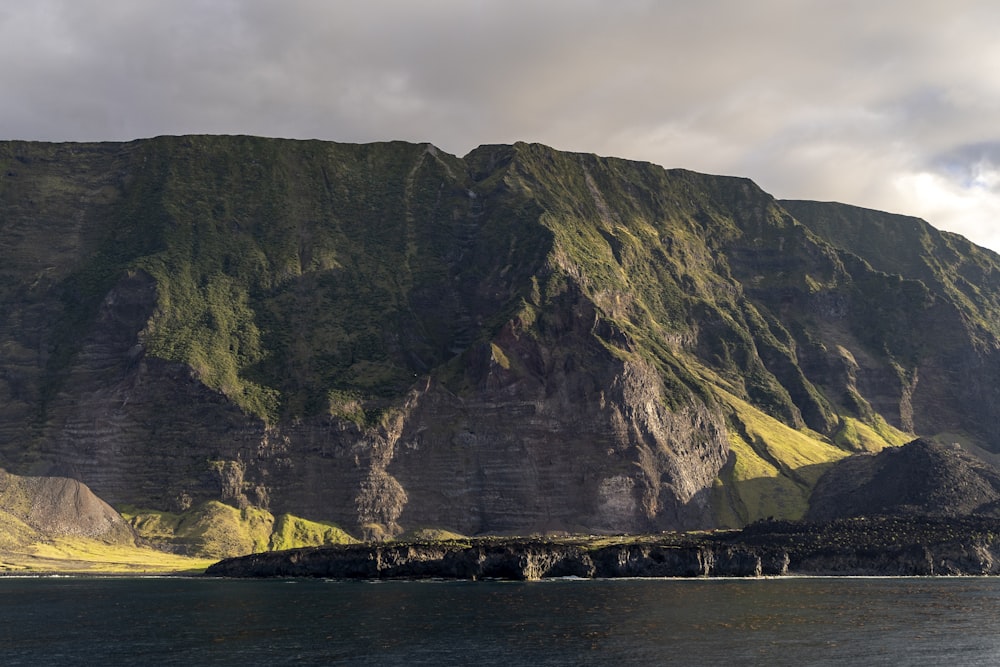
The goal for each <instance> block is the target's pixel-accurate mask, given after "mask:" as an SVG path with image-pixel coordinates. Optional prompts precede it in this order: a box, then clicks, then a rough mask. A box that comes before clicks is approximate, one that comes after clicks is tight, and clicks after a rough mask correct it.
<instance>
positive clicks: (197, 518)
mask: <svg viewBox="0 0 1000 667" xmlns="http://www.w3.org/2000/svg"><path fill="white" fill-rule="evenodd" d="M119 511H120V512H121V515H122V516H123V517H125V519H126V520H127V521H128V522H129V524H130V525H131V526H132V528H133V529H134V530H135V532H136V534H138V535H139V537H140V538H141V539H142V540H144V541H145V542H147V543H149V544H152V545H155V546H157V547H159V548H160V549H164V550H168V551H176V550H181V551H183V552H184V553H187V554H191V555H193V556H197V557H200V558H215V559H219V558H225V557H228V556H238V555H241V554H248V553H259V552H262V551H274V550H278V549H294V548H298V547H312V546H322V545H326V544H350V543H352V542H356V541H357V540H355V539H354V538H353V537H351V536H350V535H348V534H347V533H346V532H344V531H343V530H341V529H340V528H338V527H337V526H335V525H333V524H332V523H327V522H322V521H309V520H307V519H303V518H300V517H296V516H292V515H290V514H280V515H278V516H277V517H275V516H274V515H272V514H271V513H270V512H267V511H266V510H262V509H259V508H255V507H247V508H244V509H242V510H241V509H238V508H235V507H231V506H229V505H225V504H223V503H220V502H217V501H210V502H208V503H205V504H203V505H201V506H199V507H195V508H192V509H190V510H188V511H186V512H182V513H179V514H177V513H172V512H163V511H160V510H150V509H140V508H136V507H132V506H122V507H120V508H119Z"/></svg>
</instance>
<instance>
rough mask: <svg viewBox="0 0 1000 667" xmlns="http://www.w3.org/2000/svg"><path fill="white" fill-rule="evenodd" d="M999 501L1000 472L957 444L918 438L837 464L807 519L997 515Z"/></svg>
mask: <svg viewBox="0 0 1000 667" xmlns="http://www.w3.org/2000/svg"><path fill="white" fill-rule="evenodd" d="M998 502H1000V471H998V470H997V469H996V468H994V467H993V466H991V465H989V464H988V463H986V462H984V461H982V460H981V459H978V458H976V457H974V456H972V455H970V454H967V453H966V452H964V451H962V450H961V449H959V448H958V447H957V446H954V447H949V446H945V445H938V444H934V443H931V442H927V441H926V440H920V439H918V440H914V441H913V442H911V443H909V444H907V445H905V446H903V447H899V448H888V449H885V450H883V451H882V452H880V453H879V454H876V455H863V454H862V455H857V456H852V457H850V458H847V459H844V460H843V461H841V462H839V463H837V464H835V465H834V466H833V467H832V468H831V469H830V470H828V471H827V472H826V473H825V474H824V475H823V476H822V477H821V478H820V480H819V482H818V483H817V484H816V488H815V490H814V491H813V494H812V497H811V498H810V504H809V511H808V513H807V515H806V518H807V519H808V520H812V521H824V520H829V519H835V518H841V517H853V516H870V515H875V514H888V515H892V514H903V515H928V516H932V515H943V516H962V515H969V514H993V515H997V511H998V510H997V507H996V505H997V503H998Z"/></svg>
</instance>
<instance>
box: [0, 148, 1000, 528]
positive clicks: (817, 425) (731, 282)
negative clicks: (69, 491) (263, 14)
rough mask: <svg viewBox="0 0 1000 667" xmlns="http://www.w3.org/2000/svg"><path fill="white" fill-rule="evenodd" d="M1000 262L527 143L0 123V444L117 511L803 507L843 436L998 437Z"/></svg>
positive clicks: (916, 231) (464, 513) (377, 522)
mask: <svg viewBox="0 0 1000 667" xmlns="http://www.w3.org/2000/svg"><path fill="white" fill-rule="evenodd" d="M998 281H1000V257H998V256H997V255H995V254H993V253H992V252H989V251H987V250H983V249H981V248H978V247H976V246H974V245H972V244H971V243H969V242H968V241H966V240H965V239H963V238H961V237H958V236H956V235H952V234H947V233H944V232H939V231H937V230H934V229H933V228H932V227H930V226H929V225H927V224H926V223H924V222H922V221H919V220H916V219H912V218H904V217H901V216H894V215H890V214H887V213H880V212H875V211H868V210H864V209H858V208H854V207H849V206H844V205H840V204H824V203H817V202H779V201H776V200H775V199H774V198H773V197H771V196H770V195H768V194H767V193H765V192H763V191H762V190H761V189H760V188H758V187H757V186H756V185H755V184H754V183H753V182H751V181H749V180H747V179H742V178H730V177H720V176H709V175H704V174H698V173H694V172H690V171H685V170H666V169H663V168H661V167H659V166H656V165H652V164H648V163H639V162H631V161H626V160H620V159H613V158H601V157H597V156H593V155H587V154H575V153H565V152H559V151H556V150H553V149H551V148H548V147H545V146H541V145H536V144H520V143H519V144H515V145H512V146H492V145H491V146H481V147H479V148H477V149H475V150H474V151H472V152H471V153H469V154H468V155H466V156H464V157H462V158H459V157H456V156H452V155H448V154H446V153H444V152H442V151H440V150H437V149H436V148H434V147H433V146H431V145H427V144H408V143H402V142H391V143H379V144H368V145H349V144H337V143H329V142H319V141H290V140H275V139H262V138H254V137H218V136H186V137H159V138H155V139H149V140H141V141H134V142H129V143H102V144H45V143H27V142H3V143H0V304H2V308H3V312H4V314H5V316H4V318H2V319H0V350H2V354H0V465H3V466H5V467H6V468H7V469H8V470H10V471H12V472H14V473H17V474H21V475H62V476H66V477H71V478H73V479H77V480H79V481H81V482H84V483H85V484H87V485H88V486H89V487H90V488H91V489H93V491H94V492H95V493H96V494H98V495H99V496H100V497H101V498H103V499H104V500H106V501H108V502H109V503H111V504H112V505H113V506H115V507H117V508H127V512H126V514H127V515H128V516H130V517H132V521H133V525H134V526H141V525H146V524H147V523H148V519H149V518H150V517H156V516H163V515H164V513H168V514H171V516H174V517H180V518H177V521H180V522H183V517H184V516H187V515H188V514H189V513H199V512H200V513H201V514H199V516H204V513H205V508H209V507H216V506H217V505H218V504H219V503H222V504H224V505H225V506H228V507H230V508H232V509H234V510H238V511H239V512H242V514H241V515H240V516H241V517H243V519H245V520H247V521H249V520H250V519H248V518H247V517H251V516H253V512H254V511H257V510H260V511H262V512H267V513H270V516H272V517H275V516H279V515H286V514H287V515H289V516H291V517H293V518H300V519H301V520H303V521H311V522H325V523H326V524H335V525H337V526H340V527H341V528H343V529H345V530H346V531H348V532H349V533H351V534H352V535H355V536H357V537H367V538H384V537H391V536H394V535H399V534H400V533H402V532H404V531H418V530H448V531H454V532H457V533H461V534H467V535H472V534H484V533H494V534H504V533H518V534H525V533H544V532H553V531H572V532H626V531H627V532H632V531H653V530H667V529H692V528H711V527H727V526H741V525H744V524H746V523H748V522H750V521H753V520H755V519H759V518H763V517H767V516H774V517H776V518H783V519H794V518H799V517H801V516H802V515H803V514H804V513H805V511H806V509H807V504H808V498H809V495H810V493H811V492H812V489H813V487H814V485H815V484H816V481H817V479H818V478H819V477H820V475H821V474H822V473H823V472H824V471H825V470H826V469H827V468H828V467H829V466H830V465H831V464H832V463H833V462H835V461H837V460H840V459H842V458H844V457H846V456H848V455H850V454H852V453H856V452H863V451H878V450H881V449H882V448H884V447H887V446H892V445H900V444H903V443H904V442H908V441H909V440H912V439H913V437H914V435H915V434H920V435H922V436H925V437H928V438H938V439H942V440H944V441H948V442H952V441H960V442H962V443H963V444H964V445H965V446H966V447H967V448H969V449H970V450H973V451H977V452H980V453H983V454H984V455H986V456H988V455H989V452H995V451H997V450H998V449H1000V444H998V443H997V442H996V441H995V438H994V435H993V434H994V433H995V432H996V426H997V423H998V421H1000V420H998V417H1000V401H998V400H997V398H998V396H997V392H998V389H997V387H998V386H1000V383H998V382H997V380H998V379H1000V356H998V349H1000V318H998V317H997V315H998V310H1000V305H998V304H1000V284H998ZM212 503H214V505H213V504H212ZM161 537H163V536H161ZM169 537H170V536H169V535H167V536H166V537H165V538H163V539H167V540H168V541H169ZM264 542H266V539H265V540H264ZM255 543H257V542H255Z"/></svg>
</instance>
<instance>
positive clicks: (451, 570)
mask: <svg viewBox="0 0 1000 667" xmlns="http://www.w3.org/2000/svg"><path fill="white" fill-rule="evenodd" d="M205 574H206V575H207V576H216V577H243V578H247V577H250V578H263V577H322V578H330V579H369V580H375V579H427V578H439V579H464V580H478V579H507V580H518V581H530V580H538V579H545V578H551V577H581V578H615V577H761V576H784V575H829V576H933V575H992V574H1000V520H997V519H993V518H986V517H969V518H944V517H942V518H934V517H871V518H855V519H840V520H835V521H829V522H822V523H797V522H786V521H764V522H758V523H755V524H752V525H750V526H748V527H747V528H744V529H743V530H739V531H718V532H708V533H664V534H659V535H642V536H618V537H605V536H600V537H597V536H590V537H565V538H544V539H543V538H500V537H482V538H470V539H466V540H453V541H436V542H413V543H373V544H361V545H344V546H331V547H314V548H306V549H293V550H289V551H278V552H268V553H259V554H252V555H248V556H241V557H237V558H228V559H225V560H222V561H220V562H218V563H216V564H214V565H212V566H211V567H209V568H208V569H207V570H206V573H205Z"/></svg>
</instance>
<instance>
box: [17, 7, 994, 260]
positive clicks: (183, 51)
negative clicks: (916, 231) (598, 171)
mask: <svg viewBox="0 0 1000 667" xmlns="http://www.w3.org/2000/svg"><path fill="white" fill-rule="evenodd" d="M997 35H1000V2H996V0H949V1H948V2H943V1H942V0H898V1H896V0H882V1H879V2H872V1H871V0H859V1H855V0H755V1H754V2H747V1H745V0H660V1H656V0H364V1H362V0H357V1H348V0H325V1H323V0H272V1H267V0H159V1H154V0H31V1H28V0H0V59H2V62H3V66H2V67H0V90H2V91H3V92H2V95H0V139H34V140H46V141H65V140H72V141H90V140H127V139H134V138H139V137H149V136H155V135H159V134H184V133H218V134H244V133H245V134H256V135H265V136H280V137H293V138H318V139H329V140H335V141H350V142H364V141H377V140H385V139H406V140H411V141H430V142H432V143H434V144H436V145H437V146H439V147H440V148H442V149H444V150H446V151H448V152H451V153H455V154H458V155H463V154H465V153H466V152H468V151H469V150H471V149H472V148H474V147H475V146H477V145H479V144H483V143H509V142H513V141H518V140H523V141H539V142H542V143H545V144H549V145H551V146H554V147H556V148H560V149H564V150H574V151H585V152H593V153H599V154H602V155H615V156H619V157H627V158H634V159H641V160H649V161H651V162H655V163H657V164H661V165H663V166H666V167H686V168H689V169H695V170H698V171H705V172H709V173H721V174H733V175H739V176H749V177H750V178H753V179H754V180H755V181H756V182H757V183H759V184H760V185H761V186H762V187H763V188H764V189H765V190H767V191H768V192H770V193H772V194H773V195H775V196H777V197H781V198H805V199H821V200H838V201H844V202H848V203H852V204H857V205H862V206H869V207H872V208H879V209H883V210H889V211H894V212H899V213H906V214H911V215H917V216H920V217H923V218H925V219H927V220H928V221H930V222H931V223H932V224H934V225H935V226H937V227H940V228H943V229H949V230H953V231H957V232H959V233H961V234H964V235H965V236H967V237H969V238H970V239H972V240H974V241H975V242H977V243H979V244H981V245H985V246H987V247H991V248H993V249H995V250H1000V39H998V38H997Z"/></svg>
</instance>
